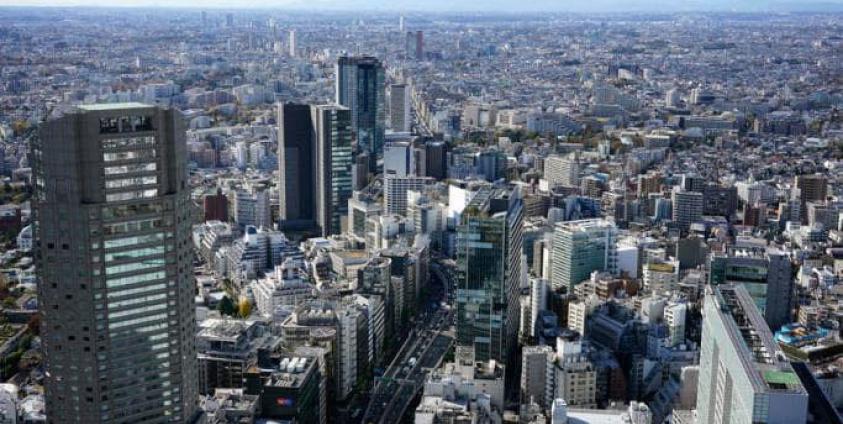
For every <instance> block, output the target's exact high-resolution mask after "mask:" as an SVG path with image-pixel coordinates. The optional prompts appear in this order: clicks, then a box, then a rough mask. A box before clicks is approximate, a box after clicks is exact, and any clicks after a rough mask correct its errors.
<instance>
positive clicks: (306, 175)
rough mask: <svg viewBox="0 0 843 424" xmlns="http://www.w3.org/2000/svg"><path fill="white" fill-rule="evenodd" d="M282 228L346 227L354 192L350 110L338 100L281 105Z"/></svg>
mask: <svg viewBox="0 0 843 424" xmlns="http://www.w3.org/2000/svg"><path fill="white" fill-rule="evenodd" d="M278 124H279V143H278V161H279V169H280V170H281V178H280V181H279V189H280V194H281V196H280V200H281V203H280V209H279V210H280V217H281V227H282V228H284V229H288V230H298V231H308V230H316V231H317V232H318V233H320V234H321V235H323V236H327V235H330V234H338V233H340V232H342V228H341V224H342V217H343V216H345V215H347V213H348V199H349V198H351V192H352V178H351V177H352V172H351V170H352V164H353V163H352V161H353V159H352V151H351V147H352V146H351V139H352V135H351V134H352V132H351V111H350V110H349V109H348V108H346V107H343V106H338V105H320V106H315V105H297V104H283V105H281V106H279V108H278Z"/></svg>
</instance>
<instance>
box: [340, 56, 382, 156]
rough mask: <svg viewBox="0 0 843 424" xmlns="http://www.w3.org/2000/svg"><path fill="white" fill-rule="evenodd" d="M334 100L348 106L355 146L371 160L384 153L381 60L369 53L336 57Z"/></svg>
mask: <svg viewBox="0 0 843 424" xmlns="http://www.w3.org/2000/svg"><path fill="white" fill-rule="evenodd" d="M336 72H337V76H336V77H337V87H336V94H337V99H336V100H337V103H338V104H340V105H343V106H345V107H348V108H349V109H351V128H352V130H353V131H354V136H355V138H356V140H357V148H358V150H359V151H361V152H366V153H368V154H369V158H370V163H371V164H374V163H376V161H377V158H379V157H381V156H383V141H384V129H385V125H386V111H385V105H386V100H385V98H386V86H385V74H384V68H383V65H382V64H381V62H380V60H378V59H377V58H374V57H370V56H360V57H347V56H343V57H340V58H339V61H338V62H337V70H336Z"/></svg>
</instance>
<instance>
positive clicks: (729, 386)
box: [696, 284, 808, 424]
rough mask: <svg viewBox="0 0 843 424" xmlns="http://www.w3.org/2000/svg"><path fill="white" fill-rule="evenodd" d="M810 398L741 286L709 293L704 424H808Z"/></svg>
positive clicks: (700, 417)
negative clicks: (805, 423) (806, 423)
mask: <svg viewBox="0 0 843 424" xmlns="http://www.w3.org/2000/svg"><path fill="white" fill-rule="evenodd" d="M807 414H808V393H807V392H806V390H805V388H804V387H803V386H802V383H801V381H800V380H799V377H797V375H796V373H795V372H794V371H793V367H792V366H791V365H790V363H789V362H788V361H787V360H786V359H785V355H784V353H783V352H782V350H781V348H780V347H779V345H778V344H777V343H776V342H775V341H774V340H773V334H772V333H771V332H770V329H769V328H767V324H766V323H765V322H764V318H763V317H762V316H761V314H760V313H759V312H758V309H757V308H756V307H755V303H754V302H753V301H752V298H751V297H750V296H749V293H748V292H747V290H746V288H745V287H744V286H742V285H731V284H728V285H721V286H708V287H706V295H705V302H703V334H702V350H701V352H700V374H699V381H698V386H697V421H696V422H698V423H700V424H730V423H769V424H785V423H804V422H807V419H808V417H807Z"/></svg>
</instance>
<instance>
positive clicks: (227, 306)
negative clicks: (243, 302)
mask: <svg viewBox="0 0 843 424" xmlns="http://www.w3.org/2000/svg"><path fill="white" fill-rule="evenodd" d="M217 310H218V311H220V314H222V315H226V316H234V314H236V313H237V306H235V305H234V301H233V300H231V298H230V297H228V296H223V298H222V300H220V303H219V305H217Z"/></svg>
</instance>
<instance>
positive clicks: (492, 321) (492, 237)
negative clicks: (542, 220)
mask: <svg viewBox="0 0 843 424" xmlns="http://www.w3.org/2000/svg"><path fill="white" fill-rule="evenodd" d="M523 221H524V214H523V202H522V200H521V199H520V196H519V195H518V192H517V191H515V190H513V191H510V190H502V189H491V188H484V189H481V191H480V192H479V193H477V194H476V195H475V197H474V198H473V199H472V200H471V202H469V204H468V206H467V207H466V208H465V210H464V211H463V215H462V218H461V219H460V224H459V226H458V227H457V344H458V345H460V346H467V347H471V348H473V349H474V355H475V358H476V360H477V361H488V360H490V359H494V360H496V361H499V362H501V363H502V364H506V365H508V366H509V368H512V366H514V365H513V364H510V363H509V361H510V359H513V355H514V354H515V351H516V350H517V348H518V337H517V331H518V319H519V316H518V290H519V279H520V277H521V245H522V238H523V234H522V233H523Z"/></svg>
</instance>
